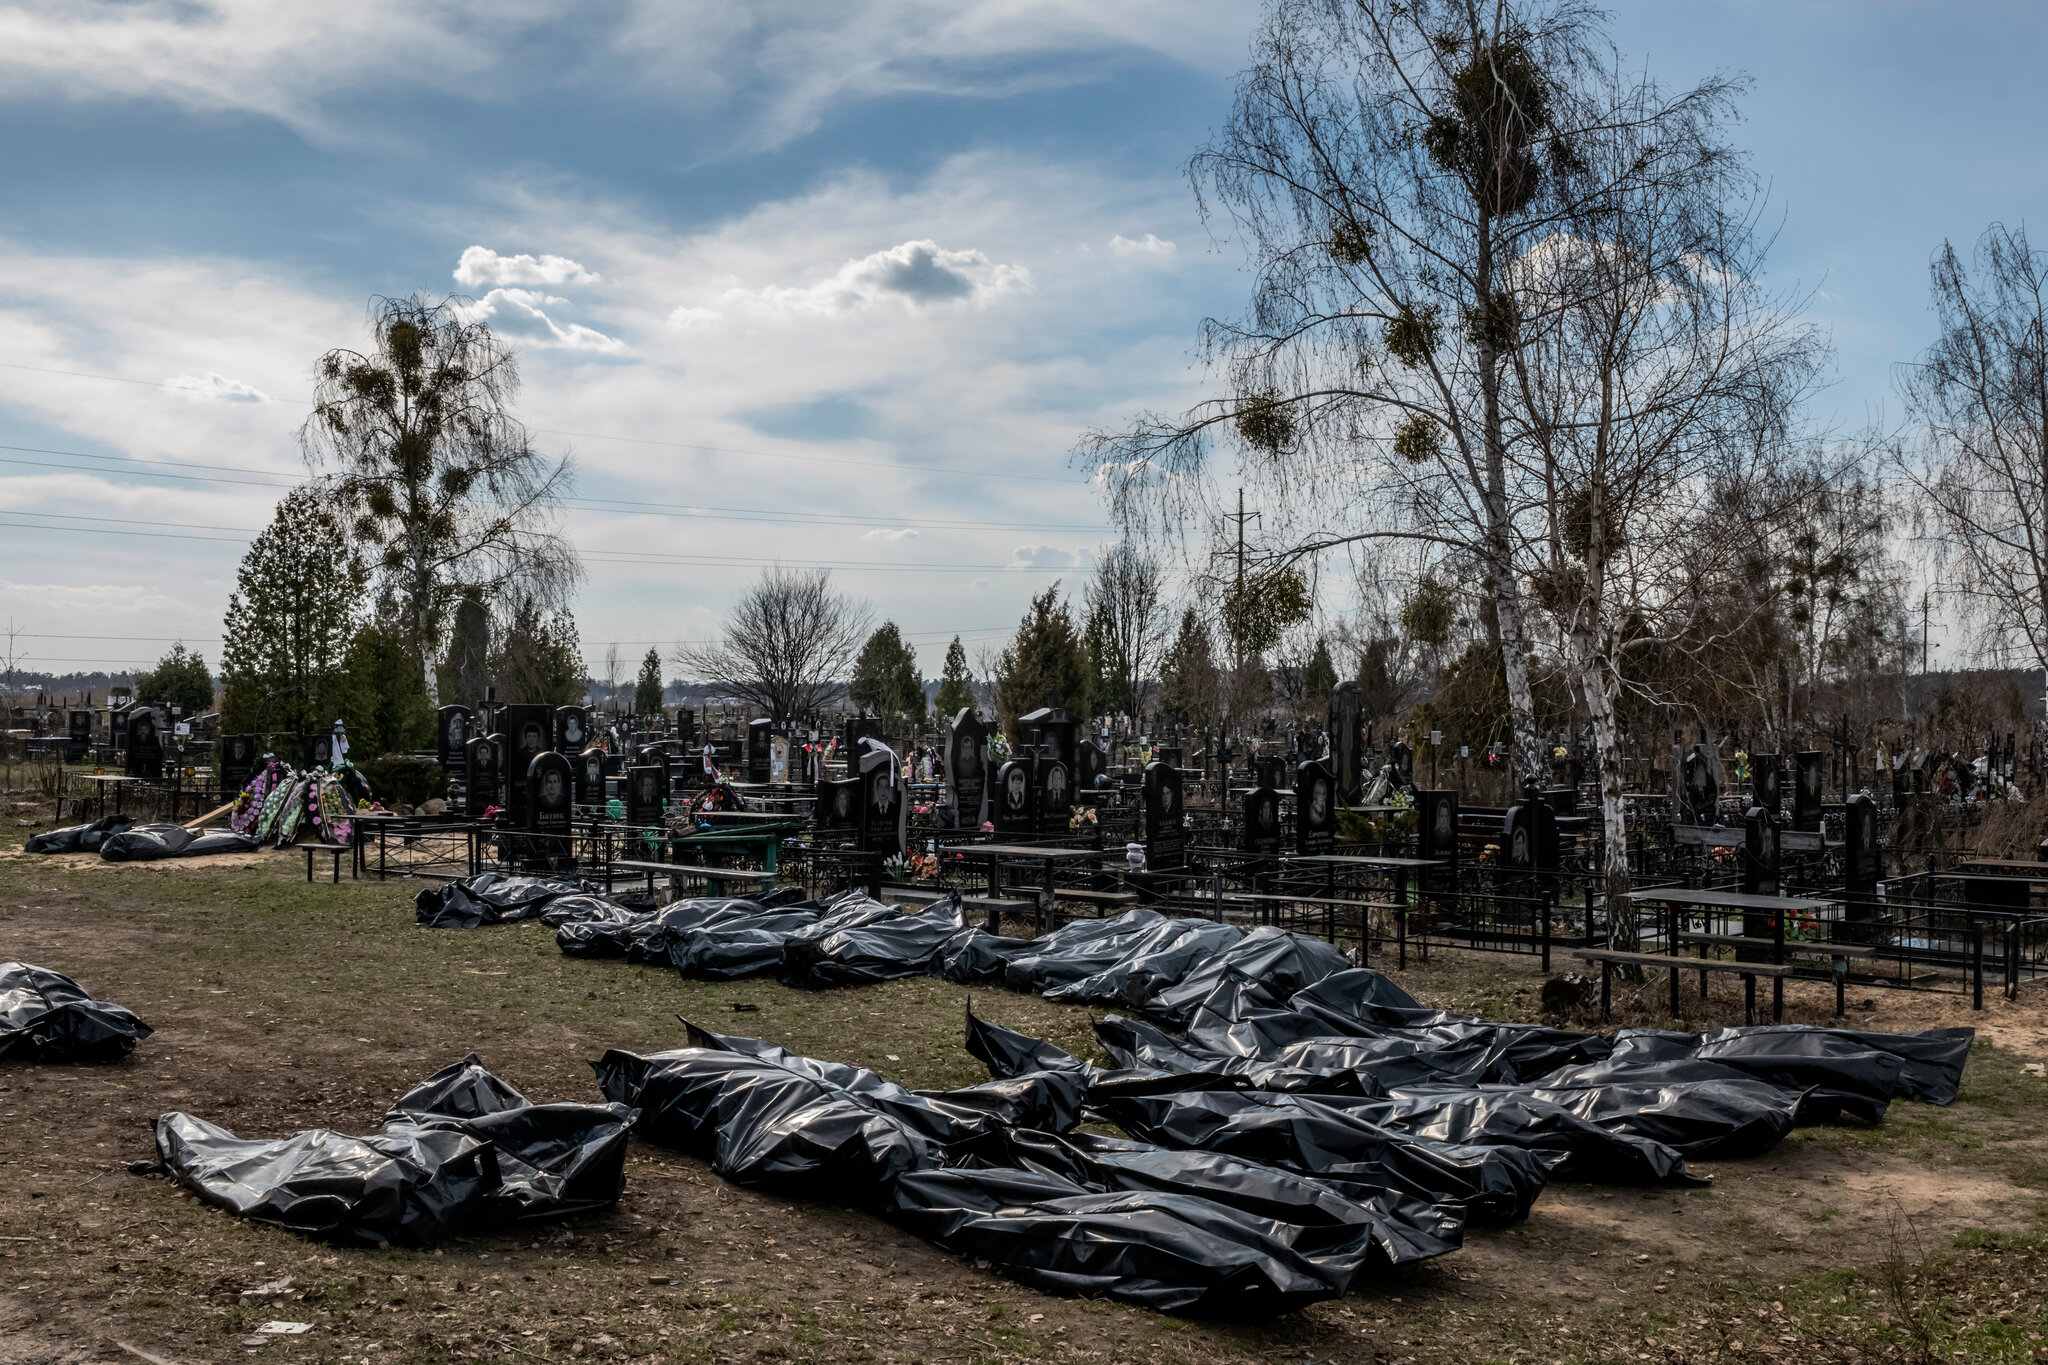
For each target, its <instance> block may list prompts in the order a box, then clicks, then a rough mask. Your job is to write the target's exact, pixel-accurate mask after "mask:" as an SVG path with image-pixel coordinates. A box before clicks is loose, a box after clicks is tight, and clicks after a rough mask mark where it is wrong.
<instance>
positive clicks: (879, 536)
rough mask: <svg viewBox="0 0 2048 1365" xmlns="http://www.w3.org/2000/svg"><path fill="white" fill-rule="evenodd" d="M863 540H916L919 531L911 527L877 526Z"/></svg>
mask: <svg viewBox="0 0 2048 1365" xmlns="http://www.w3.org/2000/svg"><path fill="white" fill-rule="evenodd" d="M861 539H862V540H916V539H917V530H916V528H915V527H911V526H877V527H876V528H875V529H874V530H872V531H869V532H868V533H867V534H866V535H864V536H862V537H861Z"/></svg>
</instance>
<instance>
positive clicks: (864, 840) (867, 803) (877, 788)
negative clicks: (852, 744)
mask: <svg viewBox="0 0 2048 1365" xmlns="http://www.w3.org/2000/svg"><path fill="white" fill-rule="evenodd" d="M859 766H860V784H861V786H860V792H861V828H860V843H861V848H862V849H864V850H865V851H867V852H869V853H879V854H881V855H882V856H883V857H885V858H893V857H895V856H896V855H897V854H899V853H901V852H902V851H903V833H904V823H905V820H906V818H907V816H908V813H909V805H908V802H907V801H906V800H905V797H906V796H907V795H908V792H907V791H906V789H905V787H904V783H903V777H902V774H900V773H898V772H897V771H896V764H895V761H894V755H893V754H891V753H890V752H889V751H887V750H881V751H872V752H869V753H866V754H863V755H862V756H861V758H860V761H859Z"/></svg>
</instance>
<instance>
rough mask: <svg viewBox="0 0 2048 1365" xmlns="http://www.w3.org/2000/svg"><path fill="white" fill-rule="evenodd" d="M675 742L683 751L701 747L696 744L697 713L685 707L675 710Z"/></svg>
mask: <svg viewBox="0 0 2048 1365" xmlns="http://www.w3.org/2000/svg"><path fill="white" fill-rule="evenodd" d="M676 742H677V743H678V744H681V745H682V746H683V747H684V748H685V749H696V748H701V747H703V746H701V745H700V744H698V742H697V713H696V712H695V711H692V710H691V709H690V708H689V707H687V706H679V707H677V708H676Z"/></svg>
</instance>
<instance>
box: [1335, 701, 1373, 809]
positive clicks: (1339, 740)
mask: <svg viewBox="0 0 2048 1365" xmlns="http://www.w3.org/2000/svg"><path fill="white" fill-rule="evenodd" d="M1362 738H1363V736H1361V735H1360V734H1359V699H1358V684H1357V683H1356V682H1354V681H1352V680H1351V679H1349V678H1347V679H1345V680H1344V681H1343V682H1340V683H1338V684H1337V686H1336V688H1335V689H1334V690H1333V691H1332V692H1331V693H1330V758H1331V760H1332V762H1333V763H1334V765H1335V767H1336V771H1337V795H1338V796H1339V797H1340V798H1341V799H1342V800H1343V802H1344V804H1346V805H1347V806H1348V805H1356V804H1357V803H1358V801H1359V800H1360V799H1361V798H1362V797H1363V796H1364V795H1365V757H1364V753H1365V750H1364V745H1363V744H1362V743H1361V742H1360V741H1361V739H1362Z"/></svg>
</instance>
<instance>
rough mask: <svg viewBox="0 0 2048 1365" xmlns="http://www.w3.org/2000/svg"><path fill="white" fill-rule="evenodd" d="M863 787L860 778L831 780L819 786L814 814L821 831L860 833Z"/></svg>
mask: <svg viewBox="0 0 2048 1365" xmlns="http://www.w3.org/2000/svg"><path fill="white" fill-rule="evenodd" d="M863 785H865V784H864V783H863V782H862V781H861V779H860V778H858V777H848V778H835V779H829V780H827V781H824V782H820V783H819V784H818V800H817V803H816V805H815V806H814V807H813V813H814V815H815V818H816V820H817V825H818V828H819V829H820V830H821V831H822V830H839V831H844V832H848V833H853V834H858V833H859V831H860V822H861V798H862V793H861V788H862V787H863Z"/></svg>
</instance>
